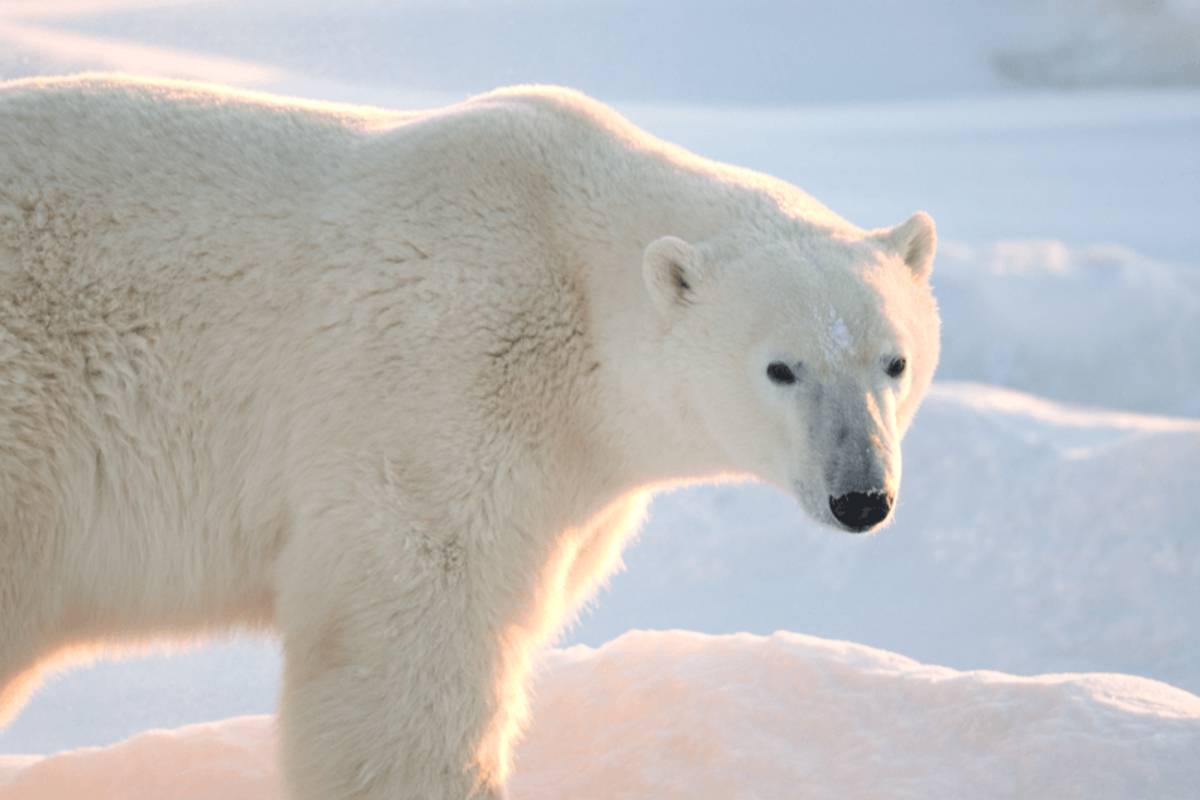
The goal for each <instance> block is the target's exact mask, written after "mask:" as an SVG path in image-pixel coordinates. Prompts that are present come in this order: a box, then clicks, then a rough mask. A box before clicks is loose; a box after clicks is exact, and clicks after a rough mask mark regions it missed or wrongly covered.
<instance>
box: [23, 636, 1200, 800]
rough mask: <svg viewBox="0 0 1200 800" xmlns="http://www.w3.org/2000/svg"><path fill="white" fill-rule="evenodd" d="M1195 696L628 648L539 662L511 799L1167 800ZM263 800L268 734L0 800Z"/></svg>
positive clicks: (568, 653)
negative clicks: (1048, 799)
mask: <svg viewBox="0 0 1200 800" xmlns="http://www.w3.org/2000/svg"><path fill="white" fill-rule="evenodd" d="M1198 750H1200V698H1197V697H1196V696H1194V695H1191V694H1188V693H1187V692H1183V691H1180V690H1178V689H1174V688H1171V687H1170V686H1166V685H1164V684H1161V683H1157V682H1155V681H1151V680H1147V679H1144V678H1135V677H1129V676H1124V675H1044V676H1038V677H1034V678H1017V677H1013V676H1011V675H1004V674H1002V673H998V672H974V673H971V672H955V671H954V670H950V669H945V668H942V667H932V666H926V665H922V664H919V663H917V662H915V661H912V660H910V659H907V658H904V657H902V656H898V655H895V654H892V653H888V652H885V651H882V650H874V649H872V648H869V647H863V646H861V645H855V644H848V643H845V642H835V641H827V640H822V639H817V638H814V637H810V636H800V635H797V634H792V633H777V634H775V635H773V636H771V637H769V638H762V637H756V636H750V635H746V634H741V635H736V636H722V637H712V636H702V635H699V634H694V633H685V632H678V631H676V632H662V633H647V632H632V633H628V634H626V635H624V636H622V637H621V638H620V639H618V640H616V641H614V642H611V643H609V644H607V645H605V646H604V647H602V648H600V649H598V650H592V649H589V648H586V647H572V648H569V649H566V650H560V651H554V652H551V653H548V654H547V656H546V658H545V659H544V660H543V664H542V670H541V674H540V676H539V678H538V681H537V695H536V701H535V704H534V710H533V726H532V728H531V730H530V732H529V735H528V737H527V738H526V740H525V742H524V744H523V746H522V747H521V749H520V750H519V753H518V764H517V770H516V772H515V774H514V775H513V778H512V797H513V798H514V800H538V799H544V800H551V799H552V798H562V797H570V798H573V800H590V799H591V798H595V799H596V800H621V799H622V798H631V799H632V798H638V800H642V799H644V798H650V797H655V798H677V797H679V798H681V797H687V798H692V800H705V799H706V798H711V800H734V799H736V798H785V797H805V798H838V799H839V800H853V799H854V798H877V797H888V798H892V800H897V799H898V798H921V800H929V799H930V798H941V797H945V798H958V797H972V798H992V797H996V798H1001V797H1002V798H1010V797H1054V798H1089V800H1101V799H1102V798H1122V799H1124V798H1130V797H1150V796H1153V797H1155V798H1160V799H1162V800H1165V799H1166V798H1184V797H1190V796H1193V793H1194V790H1195V787H1196V786H1197V785H1200V761H1198V760H1197V759H1196V758H1195V754H1196V752H1197V751H1198ZM83 796H88V797H104V798H106V800H134V799H135V798H137V799H138V800H142V799H148V798H154V800H201V799H202V798H205V799H207V798H217V797H219V798H221V800H240V798H247V800H249V798H257V799H259V800H269V798H278V797H280V796H281V794H280V789H279V776H278V773H277V771H276V768H275V744H274V735H273V720H272V718H271V717H243V718H238V719H232V720H228V721H225V722H221V723H215V724H209V725H194V726H190V727H187V728H183V729H180V730H177V731H154V732H151V733H145V734H141V735H139V736H136V737H134V738H133V739H130V740H128V741H125V742H122V743H121V744H118V745H115V746H112V747H108V748H104V749H92V750H82V751H74V752H67V753H61V754H58V755H55V756H51V757H47V758H44V759H29V758H24V759H22V758H14V757H8V758H0V798H4V800H9V798H13V799H14V800H15V798H17V797H20V798H21V799H22V800H75V798H78V797H83Z"/></svg>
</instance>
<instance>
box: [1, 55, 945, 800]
mask: <svg viewBox="0 0 1200 800" xmlns="http://www.w3.org/2000/svg"><path fill="white" fill-rule="evenodd" d="M914 220H915V222H914V221H911V220H910V222H909V223H906V224H905V225H904V226H899V227H898V228H896V229H894V230H892V231H888V232H875V233H868V232H864V231H861V230H859V229H857V228H855V227H854V226H852V225H850V224H849V223H846V222H844V221H843V220H841V219H840V218H838V217H836V216H835V215H833V214H832V213H831V212H829V211H828V210H826V209H825V208H824V207H823V206H821V205H820V204H818V203H816V202H815V201H814V200H812V199H811V198H809V197H808V196H807V195H805V194H803V193H802V192H800V191H799V190H797V189H795V188H794V187H791V186H789V185H787V184H784V183H782V182H778V181H774V180H772V179H769V178H766V177H765V176H760V175H756V174H754V173H750V172H746V171H741V170H737V169H734V168H731V167H725V166H723V165H718V164H714V163H712V162H708V161H705V160H703V159H699V158H697V157H695V156H692V155H690V154H688V153H686V152H684V151H681V150H678V149H676V148H673V147H671V146H669V145H666V144H664V143H661V142H659V141H657V140H654V139H652V138H651V137H649V136H647V135H645V134H644V133H641V132H640V131H638V130H637V129H635V128H633V126H631V125H629V123H627V122H625V121H624V120H623V119H621V118H620V117H618V116H617V115H615V114H614V113H613V112H611V111H610V110H608V109H606V108H605V107H603V106H601V105H599V104H598V103H595V102H594V101H590V100H588V99H587V98H584V97H583V96H581V95H578V94H576V93H572V92H568V91H565V90H555V89H542V88H527V89H515V90H506V91H501V92H496V93H492V94H489V95H484V96H481V97H479V98H475V99H473V100H471V101H469V102H467V103H463V104H460V105H458V106H452V107H449V108H447V109H439V110H435V111H430V112H427V113H414V114H402V113H394V112H387V111H381V110H372V109H361V108H350V107H341V106H331V105H320V104H309V103H301V102H296V101H285V100H280V99H277V98H269V97H265V96H257V95H250V94H238V93H231V92H227V91H224V90H220V89H216V88H212V87H203V86H197V85H191V84H182V83H169V82H160V83H147V82H140V81H135V80H130V79H122V78H108V77H81V78H76V79H63V80H44V81H23V82H17V83H13V84H9V85H7V86H5V87H3V88H0V717H3V716H4V715H5V714H9V715H11V714H12V713H14V712H15V710H16V707H17V706H18V704H19V702H20V700H21V699H22V697H23V696H24V694H26V693H27V692H28V691H29V689H30V687H31V686H32V684H33V680H34V678H35V676H36V674H37V672H38V670H39V669H40V667H41V666H43V665H44V664H45V663H47V660H48V659H50V658H52V657H53V656H55V654H59V655H62V654H64V653H67V654H69V653H71V652H72V651H73V650H74V651H78V650H79V649H80V648H86V647H88V646H89V645H92V644H94V643H98V642H107V641H113V642H122V641H136V640H140V639H146V638H151V637H157V636H166V637H172V636H176V637H177V636H189V635H192V634H194V633H195V632H197V631H200V632H202V631H205V630H209V629H216V628H221V627H226V626H230V625H262V626H268V625H269V626H274V627H277V628H278V629H279V630H280V631H281V632H282V635H283V641H284V652H285V674H284V691H283V697H282V700H281V720H282V730H283V752H284V758H285V767H286V772H287V775H288V778H289V781H290V784H291V789H292V791H293V793H294V794H295V795H296V796H297V797H305V798H309V797H311V798H318V797H319V798H333V797H364V798H375V797H379V798H382V797H388V798H395V797H413V798H417V797H420V798H462V797H468V796H478V797H499V796H501V794H502V784H503V781H504V777H505V772H506V770H507V769H508V765H509V748H510V745H511V743H512V742H513V740H514V736H515V735H516V734H517V732H518V731H519V729H520V726H521V724H522V721H523V716H524V700H523V688H522V687H523V682H524V679H525V676H526V673H527V669H528V663H529V658H530V654H531V653H532V652H533V650H534V649H535V648H536V646H537V645H538V644H540V643H541V642H543V641H544V640H545V639H546V637H547V636H549V635H551V634H552V633H553V632H554V631H555V630H556V629H557V627H558V626H559V624H560V623H561V621H562V620H563V619H564V618H565V617H568V616H569V615H570V614H571V613H573V611H574V610H575V609H576V608H577V607H578V606H579V604H580V603H581V602H582V601H583V600H584V599H586V597H587V596H588V595H589V594H590V593H591V591H592V590H593V589H594V588H595V587H596V586H597V585H598V583H599V582H601V581H602V580H603V579H604V577H605V576H606V575H607V574H608V573H609V572H610V571H611V570H612V569H613V568H614V567H615V566H616V565H617V563H618V562H619V553H620V546H621V544H622V542H623V541H624V540H625V538H626V537H627V536H628V535H629V533H630V532H631V531H632V530H633V529H634V528H635V527H636V525H637V522H638V520H639V519H640V517H641V514H642V511H643V509H644V506H645V503H646V501H647V498H648V497H649V493H650V492H651V491H652V490H653V489H654V488H655V487H656V486H660V485H663V484H665V483H669V482H672V481H679V480H704V479H711V478H714V477H718V476H722V475H728V474H747V475H755V476H758V477H762V478H765V479H768V480H773V481H775V482H777V483H780V484H782V485H785V486H787V487H789V488H791V489H793V490H794V491H795V492H796V494H797V496H798V497H799V498H800V499H801V501H802V502H803V503H804V504H805V506H806V507H807V508H808V509H809V511H810V512H811V513H813V514H814V515H815V516H817V517H818V518H821V519H822V520H823V521H826V522H828V521H830V519H831V518H830V517H829V511H828V509H825V508H824V500H825V498H824V494H822V493H823V492H824V493H825V494H828V493H829V492H832V491H833V490H832V489H826V488H822V487H826V486H827V485H828V486H832V485H833V484H832V483H831V482H834V483H836V482H839V481H840V482H842V483H845V482H846V481H851V482H853V481H854V480H858V478H856V477H855V476H867V477H863V478H862V480H868V478H869V479H870V480H874V481H875V483H874V484H872V486H875V485H876V484H878V485H879V486H878V487H877V488H879V487H882V488H880V491H883V489H886V490H887V491H888V492H892V493H894V489H895V484H896V482H897V481H898V478H899V472H898V469H899V468H898V443H899V437H900V435H902V433H903V430H904V428H905V427H907V424H908V421H909V420H910V419H911V417H912V414H913V412H914V411H915V408H916V405H917V404H918V403H919V400H920V397H921V395H922V394H923V393H924V390H925V388H926V386H927V385H928V382H929V379H930V376H931V375H932V372H933V367H934V364H935V363H936V359H937V319H936V311H935V309H934V306H933V301H932V297H931V295H930V294H929V289H928V284H927V281H926V277H927V274H928V261H929V259H930V258H931V257H932V246H933V245H932V228H931V227H929V226H928V223H927V221H926V218H924V217H915V218H914ZM767 262H770V263H767ZM718 292H719V294H718ZM718 297H719V298H730V299H722V300H721V302H717V301H716V300H717V298H718ZM772 337H774V338H772ZM780 337H783V338H782V339H781V338H780ZM785 340H786V341H785ZM780 342H785V343H784V344H782V345H781V344H780ZM788 342H801V343H803V346H802V347H801V349H804V348H805V347H808V348H809V350H808V351H806V354H805V358H804V359H802V360H803V361H804V364H803V366H801V359H795V360H794V362H789V363H794V365H795V367H796V370H797V371H802V374H801V376H800V378H801V380H800V381H799V383H800V384H801V385H804V384H805V383H806V382H807V383H808V384H810V385H812V386H815V387H817V388H816V389H812V390H811V391H813V392H816V394H813V395H809V396H805V397H806V399H805V398H801V397H799V396H797V397H796V398H792V397H791V395H783V394H777V393H776V392H777V390H779V391H783V389H782V388H781V387H779V386H776V385H774V384H771V383H768V382H767V381H766V379H764V378H763V376H762V375H761V374H759V372H760V371H761V370H759V371H758V372H755V373H754V374H753V375H748V374H747V368H744V367H743V366H742V362H745V363H748V364H758V363H759V361H762V360H763V359H767V361H770V360H771V359H775V358H777V357H783V356H780V355H778V354H779V353H782V350H781V349H780V348H781V347H782V348H783V349H787V348H788V347H791V344H787V343H788ZM797 346H798V347H800V346H801V345H797ZM898 348H903V349H904V352H905V353H906V354H907V358H908V361H909V362H910V363H911V364H912V366H911V367H910V368H909V369H908V374H906V375H904V376H903V377H902V378H901V379H900V380H902V381H903V384H902V389H901V388H897V387H901V384H900V383H896V384H895V385H893V384H891V383H887V380H889V379H886V378H885V377H880V376H879V375H876V373H878V372H880V370H879V369H876V367H877V366H878V365H877V364H876V362H877V361H878V360H879V359H880V358H885V359H891V361H889V362H888V363H892V362H894V361H895V357H894V354H893V353H892V351H893V350H895V351H896V352H899V349H898ZM885 351H886V352H885ZM789 357H790V356H789ZM765 363H766V361H763V364H765ZM771 363H775V362H774V361H771ZM753 369H754V370H758V369H759V368H758V367H753ZM855 370H857V371H858V372H855ZM867 372H870V374H872V375H875V377H872V378H870V381H874V383H871V384H870V386H868V387H867V389H866V390H865V393H864V391H863V390H862V386H864V385H865V384H863V383H862V380H865V379H860V378H861V375H859V373H862V374H867ZM709 373H715V375H714V374H709ZM851 373H853V375H858V376H859V377H858V378H854V377H853V375H852V374H851ZM772 380H774V379H772ZM855 381H857V383H856V382H855ZM742 384H745V385H744V386H743V385H742ZM855 387H857V388H855ZM872 387H874V388H872ZM879 387H884V388H879ZM797 391H800V390H799V389H797ZM873 392H874V394H872V393H873ZM699 395H704V397H699ZM789 398H790V399H789ZM822 398H824V399H822ZM829 398H834V399H833V400H830V399H829ZM855 398H857V399H855ZM864 398H865V399H864ZM747 404H750V406H747ZM751 406H752V407H753V413H749V414H748V413H747V411H748V410H750V407H751ZM792 406H798V407H800V409H801V410H799V411H796V410H793V409H792ZM860 407H861V408H860ZM815 408H823V409H825V411H822V412H821V413H820V414H819V415H818V416H819V417H820V419H823V420H832V421H831V422H822V423H821V424H818V423H817V421H815V420H816V417H814V414H815V413H816V412H813V411H812V409H815ZM805 409H807V410H805ZM856 409H858V411H861V412H862V413H861V414H859V415H858V416H855V413H856ZM864 414H865V416H863V415H864ZM889 414H890V416H888V415H889ZM759 417H761V419H759ZM739 419H740V420H743V421H740V422H738V421H736V420H739ZM730 420H734V422H731V421H730ZM747 420H748V421H747ZM872 420H874V421H872ZM730 426H732V427H730ZM855 426H857V427H855ZM872 426H874V427H872ZM868 428H869V430H868ZM885 429H886V430H885ZM881 431H882V433H881ZM847 436H850V438H851V440H853V441H860V440H861V441H864V442H865V441H868V440H871V441H875V442H876V443H877V445H878V446H875V445H871V446H869V447H867V448H866V449H863V448H859V449H858V451H856V454H851V456H845V455H838V453H843V452H847V453H848V452H850V449H853V448H850V449H845V448H843V449H842V450H839V449H838V446H837V445H834V444H832V442H834V441H836V442H839V443H841V442H845V441H846V440H847V439H846V437H847ZM856 436H857V438H855V437H856ZM872 437H873V438H872ZM739 439H746V440H747V442H748V443H747V444H741V443H739V441H738V440H739ZM781 439H782V440H786V441H787V443H788V444H787V446H786V447H781V444H780V441H781ZM750 440H753V441H750ZM818 442H829V444H819V443H818ZM879 442H882V444H878V443H879ZM814 443H818V444H814ZM872 448H873V449H872ZM831 454H832V455H831ZM818 473H820V475H821V476H822V477H820V478H813V480H811V481H810V480H808V478H807V477H805V476H808V475H817V474H818ZM846 476H849V477H846ZM871 476H873V477H871ZM884 484H886V486H884ZM839 485H840V484H839ZM848 485H849V484H847V486H848ZM856 485H857V484H856ZM813 487H816V488H813ZM839 491H840V490H839ZM847 491H848V490H847ZM830 496H831V497H832V496H833V495H830ZM872 496H873V495H872ZM889 502H890V501H889Z"/></svg>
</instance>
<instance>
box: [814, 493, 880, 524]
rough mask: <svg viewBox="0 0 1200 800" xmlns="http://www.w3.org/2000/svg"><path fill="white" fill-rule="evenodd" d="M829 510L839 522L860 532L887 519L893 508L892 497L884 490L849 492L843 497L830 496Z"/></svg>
mask: <svg viewBox="0 0 1200 800" xmlns="http://www.w3.org/2000/svg"><path fill="white" fill-rule="evenodd" d="M829 510H830V511H832V512H833V516H835V517H836V518H837V521H838V522H840V523H842V525H844V526H846V528H848V529H849V530H852V531H854V532H855V533H858V532H860V531H865V530H867V529H868V528H873V527H875V526H876V525H878V524H879V523H881V522H883V521H884V520H885V519H887V515H888V513H889V512H890V511H891V510H892V498H891V496H890V495H888V494H885V493H884V492H849V493H847V494H844V495H842V496H841V497H830V498H829Z"/></svg>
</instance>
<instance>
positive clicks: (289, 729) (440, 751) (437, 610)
mask: <svg viewBox="0 0 1200 800" xmlns="http://www.w3.org/2000/svg"><path fill="white" fill-rule="evenodd" d="M359 519H360V521H361V524H362V526H363V527H360V528H358V529H357V530H355V531H354V532H352V531H351V530H348V529H344V530H341V531H340V532H337V531H329V530H326V531H325V532H324V535H321V539H320V540H321V541H323V542H336V543H337V544H336V545H335V548H336V552H335V550H334V549H329V550H326V551H325V553H324V554H323V555H317V554H315V553H314V554H312V555H317V557H316V558H312V555H306V556H305V561H306V566H305V567H304V568H302V569H295V570H291V571H290V573H287V574H286V577H285V580H287V581H288V582H289V583H290V585H289V586H286V587H284V588H283V589H282V591H281V593H280V598H279V622H280V625H281V628H282V630H283V636H284V662H285V666H284V687H283V695H282V698H281V704H280V723H281V743H282V752H283V761H284V771H285V775H286V778H287V780H288V782H289V783H290V785H291V789H292V792H293V793H294V795H295V796H296V797H297V798H304V799H305V800H309V799H311V800H316V799H317V798H321V800H332V799H333V798H337V799H338V800H342V799H343V798H363V799H364V800H366V799H368V798H370V799H374V798H379V799H380V800H383V798H387V799H388V800H401V798H411V799H412V800H418V798H419V799H420V800H465V798H479V800H498V798H501V797H503V791H502V788H501V784H502V782H503V780H504V773H505V765H506V762H507V761H508V757H507V749H506V748H507V746H508V740H509V739H511V738H512V734H513V733H514V732H515V728H516V727H517V726H516V725H515V724H514V723H513V722H512V715H513V714H514V713H515V714H517V715H519V714H520V708H521V707H522V705H523V698H522V697H520V693H521V687H520V686H519V684H520V681H519V679H518V680H516V681H509V680H506V675H511V674H514V671H513V670H511V669H509V670H506V669H505V667H504V660H505V654H504V652H503V649H502V648H503V645H504V643H503V641H501V639H502V637H501V636H499V635H498V634H497V632H496V629H495V625H494V624H492V623H489V622H488V621H487V620H488V619H489V617H490V613H489V611H490V610H489V609H488V608H486V607H485V606H484V605H483V598H482V596H481V593H480V592H479V588H480V587H479V586H478V585H477V582H476V584H474V585H472V584H471V582H470V581H467V580H466V579H465V577H464V576H463V575H462V574H461V567H462V564H461V563H454V559H453V558H450V560H449V561H447V560H446V559H447V558H449V556H448V555H447V553H448V552H450V551H452V550H453V547H452V545H451V543H452V542H454V541H455V540H454V538H453V537H446V536H438V537H437V538H436V539H432V538H430V537H418V538H417V539H416V544H415V545H414V537H413V535H412V531H411V529H407V530H406V529H405V527H404V525H402V524H397V523H395V522H394V521H393V523H392V524H387V523H384V522H383V521H382V519H381V515H379V514H376V515H374V516H371V515H363V516H361V517H360V518H359ZM435 542H437V543H441V545H440V547H439V546H435V545H434V543H435ZM313 549H314V550H316V549H319V548H313ZM460 561H461V559H460ZM514 707H515V708H516V711H514V710H513V709H514Z"/></svg>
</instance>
